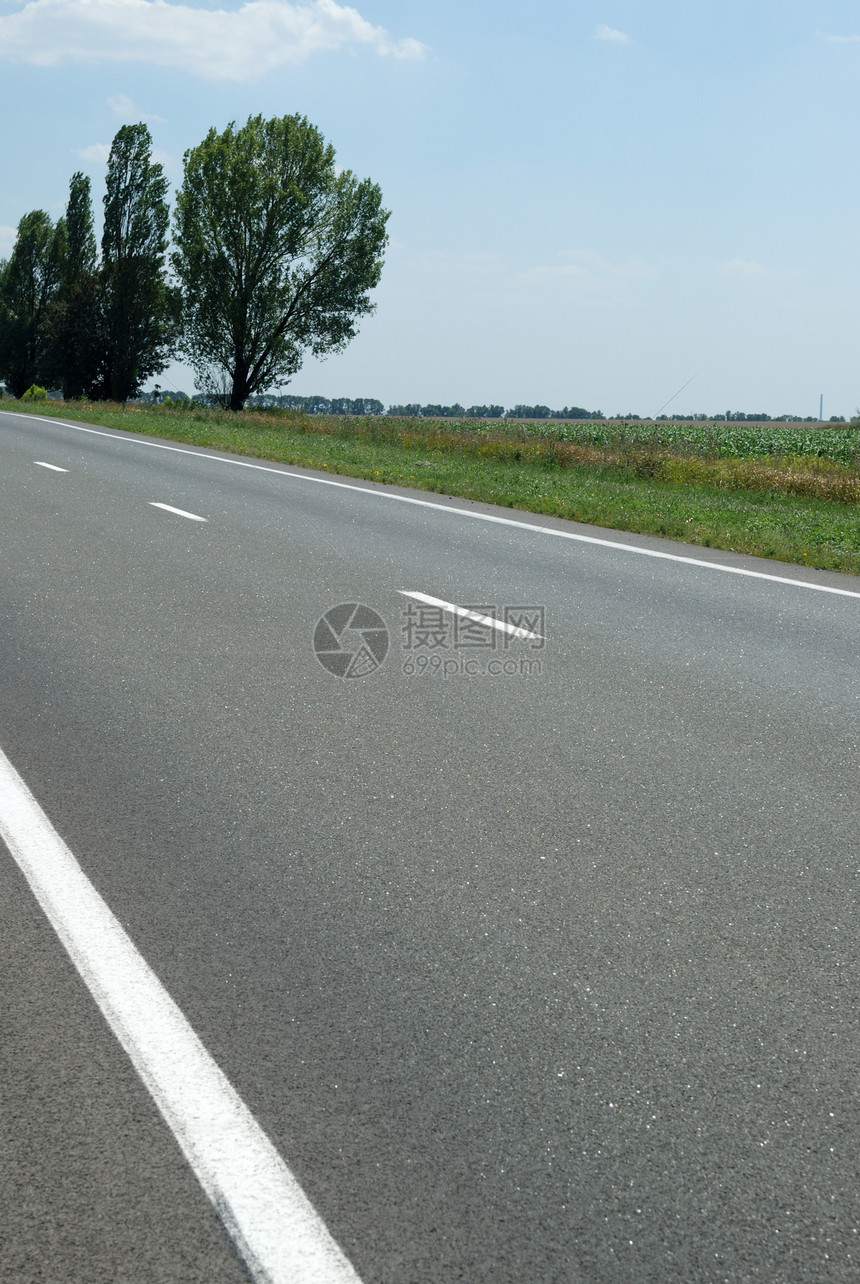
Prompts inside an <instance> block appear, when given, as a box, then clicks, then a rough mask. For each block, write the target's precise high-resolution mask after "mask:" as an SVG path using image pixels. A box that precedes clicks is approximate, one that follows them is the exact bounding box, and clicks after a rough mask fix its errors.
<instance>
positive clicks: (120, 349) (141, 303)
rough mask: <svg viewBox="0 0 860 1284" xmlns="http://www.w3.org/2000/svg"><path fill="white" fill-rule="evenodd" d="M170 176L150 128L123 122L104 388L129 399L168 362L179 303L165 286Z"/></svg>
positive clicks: (107, 276) (112, 161)
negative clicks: (156, 157)
mask: <svg viewBox="0 0 860 1284" xmlns="http://www.w3.org/2000/svg"><path fill="white" fill-rule="evenodd" d="M166 195H167V179H166V178H165V177H164V173H163V171H162V167H161V165H158V164H155V163H153V161H152V137H151V135H150V133H149V130H148V129H147V127H146V125H143V124H138V125H123V127H122V128H121V129H120V130H119V132H118V133H117V135H116V137H115V138H114V140H113V144H112V146H111V150H110V157H109V158H108V167H107V190H106V192H105V197H104V208H105V221H104V233H103V236H102V264H101V295H102V321H103V345H104V355H103V363H104V373H103V388H102V390H101V391H102V393H103V395H106V396H108V397H110V398H111V399H112V400H114V401H127V400H128V398H129V397H133V396H135V395H136V394H137V393H138V392H139V391H140V389H141V386H142V385H143V383H144V382H145V381H146V380H147V379H148V378H149V377H150V376H151V375H154V374H158V373H159V371H161V370H163V369H164V368H165V366H166V365H167V364H168V362H169V361H170V358H171V355H172V352H171V347H172V344H173V342H174V339H175V337H176V315H177V300H176V295H175V293H174V292H173V291H172V290H171V289H170V287H169V286H168V284H167V280H166V276H165V255H166V251H167V228H168V223H169V217H170V216H169V211H168V206H167V201H166V199H165V198H166Z"/></svg>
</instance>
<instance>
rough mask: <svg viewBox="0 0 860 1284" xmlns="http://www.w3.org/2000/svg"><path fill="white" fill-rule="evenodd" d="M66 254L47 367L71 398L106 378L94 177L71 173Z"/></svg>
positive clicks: (48, 326) (48, 331) (49, 320)
mask: <svg viewBox="0 0 860 1284" xmlns="http://www.w3.org/2000/svg"><path fill="white" fill-rule="evenodd" d="M64 221H65V253H64V256H63V259H62V262H61V264H60V285H59V290H58V292H57V297H56V299H55V300H54V301H53V303H52V304H51V305H50V307H49V308H48V312H47V316H46V319H45V342H44V349H45V366H46V370H47V372H48V375H49V377H50V380H51V383H52V384H58V385H59V386H60V387H61V388H62V389H63V396H64V397H66V398H67V399H70V398H77V397H81V396H84V395H87V396H92V395H94V394H95V393H96V392H97V391H98V390H99V389H100V388H101V387H102V386H103V385H104V382H105V370H104V358H105V351H104V349H105V344H104V335H103V327H102V311H101V289H100V285H101V283H100V278H99V272H98V267H97V262H96V239H95V235H94V233H93V211H92V201H91V197H90V180H89V179H88V178H86V177H85V176H84V175H83V174H81V173H77V174H74V175H73V176H72V180H71V183H70V184H69V201H68V204H67V206H66V215H65V220H64Z"/></svg>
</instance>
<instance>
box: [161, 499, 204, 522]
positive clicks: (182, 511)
mask: <svg viewBox="0 0 860 1284" xmlns="http://www.w3.org/2000/svg"><path fill="white" fill-rule="evenodd" d="M149 503H150V506H151V507H152V508H163V509H164V511H165V513H176V515H177V517H187V518H188V519H189V521H192V522H208V520H209V518H208V517H198V516H197V514H196V513H186V511H185V509H184V508H174V507H173V505H172V504H159V503H158V501H157V500H155V499H151V500H150V501H149Z"/></svg>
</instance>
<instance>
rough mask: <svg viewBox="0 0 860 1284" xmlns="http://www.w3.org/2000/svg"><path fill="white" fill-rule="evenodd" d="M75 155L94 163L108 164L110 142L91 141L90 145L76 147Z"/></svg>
mask: <svg viewBox="0 0 860 1284" xmlns="http://www.w3.org/2000/svg"><path fill="white" fill-rule="evenodd" d="M75 155H76V156H80V158H81V160H84V161H90V163H91V164H93V165H107V162H108V156H110V143H90V145H89V147H76V148H75Z"/></svg>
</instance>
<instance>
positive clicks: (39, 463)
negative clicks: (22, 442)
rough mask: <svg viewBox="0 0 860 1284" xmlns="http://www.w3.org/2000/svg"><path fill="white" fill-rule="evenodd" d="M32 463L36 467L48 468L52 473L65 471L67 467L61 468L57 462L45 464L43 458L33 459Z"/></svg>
mask: <svg viewBox="0 0 860 1284" xmlns="http://www.w3.org/2000/svg"><path fill="white" fill-rule="evenodd" d="M33 463H34V464H36V466H37V467H38V468H50V470H51V472H52V473H67V472H68V471H69V470H68V468H61V467H60V465H59V464H46V463H45V461H44V459H34V460H33Z"/></svg>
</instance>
